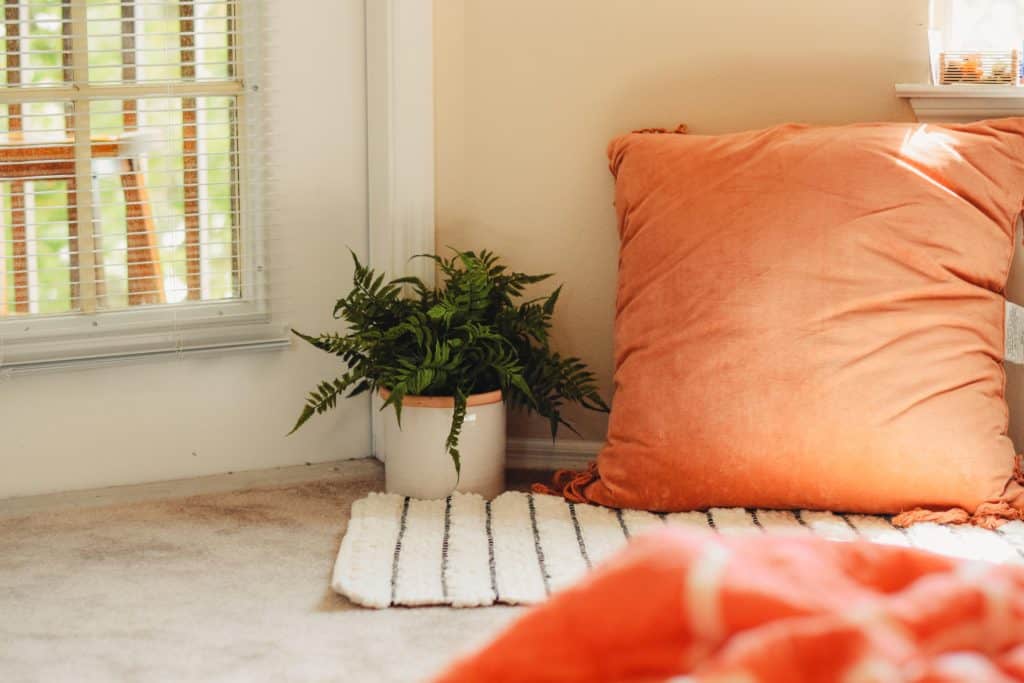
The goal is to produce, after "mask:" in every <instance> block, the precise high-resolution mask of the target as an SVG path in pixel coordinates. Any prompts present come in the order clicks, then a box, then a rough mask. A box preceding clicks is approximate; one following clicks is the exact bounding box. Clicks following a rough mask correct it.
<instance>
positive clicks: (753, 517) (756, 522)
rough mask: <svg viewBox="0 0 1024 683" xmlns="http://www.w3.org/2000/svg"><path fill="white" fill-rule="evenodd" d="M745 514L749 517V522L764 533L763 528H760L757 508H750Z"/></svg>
mask: <svg viewBox="0 0 1024 683" xmlns="http://www.w3.org/2000/svg"><path fill="white" fill-rule="evenodd" d="M747 514H748V515H750V521H752V522H753V523H754V526H756V527H757V528H758V529H760V530H761V533H764V527H763V526H761V518H760V517H758V516H757V508H750V509H748V510H747Z"/></svg>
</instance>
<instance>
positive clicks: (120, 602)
mask: <svg viewBox="0 0 1024 683" xmlns="http://www.w3.org/2000/svg"><path fill="white" fill-rule="evenodd" d="M382 479H383V477H382V472H381V469H380V466H379V465H377V464H376V463H374V462H372V461H368V460H363V461H354V462H351V463H344V464H341V465H339V466H337V468H336V469H332V470H330V471H329V472H328V473H327V474H324V475H320V476H319V478H318V479H317V480H316V481H311V482H306V483H299V484H293V485H289V486H281V487H270V488H258V489H250V490H245V491H241V492H236V493H219V494H206V495H199V496H193V497H189V498H176V499H167V500H162V501H156V502H141V503H134V504H128V505H116V506H111V505H106V506H103V507H91V508H89V507H87V508H85V509H82V508H81V507H80V506H77V507H71V508H70V509H65V510H62V511H55V512H52V511H36V512H32V513H31V514H27V515H26V514H24V512H17V511H16V512H14V513H12V512H11V509H12V508H11V506H7V507H6V508H5V506H4V503H3V502H2V501H0V681H3V682H4V683H15V682H20V681H76V682H86V683H88V682H92V681H208V680H209V681H359V682H373V681H419V680H424V679H426V678H429V676H430V675H431V674H432V673H434V672H435V671H436V670H437V669H438V668H439V667H441V666H443V664H444V663H445V662H447V661H448V660H449V659H450V658H451V657H452V656H454V655H455V654H457V653H458V652H461V651H464V650H465V649H467V648H470V647H472V646H473V645H476V644H479V643H480V642H482V641H483V640H486V639H487V638H488V637H489V636H490V635H492V634H494V633H495V632H496V631H497V630H498V629H500V628H501V626H502V625H504V624H505V623H507V622H508V621H509V620H510V619H512V618H513V617H514V616H515V615H517V614H518V613H519V612H520V610H519V608H513V607H491V608H486V609H468V610H454V609H449V608H439V607H430V608H422V609H407V608H402V609H390V610H383V611H377V610H366V609H362V608H359V607H355V606H353V605H352V604H350V603H349V602H348V601H346V600H345V599H344V598H342V597H340V596H338V595H336V594H335V593H333V592H332V591H331V590H330V588H329V586H328V583H329V580H330V574H331V567H332V564H333V562H334V558H335V555H336V553H337V550H338V545H339V542H340V539H341V536H342V533H343V532H344V530H345V523H346V522H347V518H348V514H349V506H350V505H351V503H352V501H354V500H355V499H357V498H359V497H361V496H363V495H365V494H366V493H368V492H369V491H371V490H379V489H380V488H381V484H382ZM65 507H66V506H65ZM22 508H24V506H22ZM13 509H15V510H17V508H13ZM12 514H14V515H15V516H11V515H12Z"/></svg>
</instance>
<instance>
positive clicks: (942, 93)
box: [896, 83, 1024, 123]
mask: <svg viewBox="0 0 1024 683" xmlns="http://www.w3.org/2000/svg"><path fill="white" fill-rule="evenodd" d="M896 94H897V95H898V96H899V97H902V98H904V99H906V100H908V101H909V102H910V106H911V107H912V108H913V109H914V115H915V116H917V120H918V121H921V122H923V123H937V122H942V121H946V122H956V123H963V122H966V121H977V120H979V119H994V118H1001V117H1004V116H1024V86H1010V85H970V84H968V83H963V84H959V85H927V84H923V83H897V84H896Z"/></svg>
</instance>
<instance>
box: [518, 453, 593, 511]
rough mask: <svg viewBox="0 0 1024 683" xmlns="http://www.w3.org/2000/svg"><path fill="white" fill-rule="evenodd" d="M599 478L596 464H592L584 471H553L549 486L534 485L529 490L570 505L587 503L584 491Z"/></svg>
mask: <svg viewBox="0 0 1024 683" xmlns="http://www.w3.org/2000/svg"><path fill="white" fill-rule="evenodd" d="M600 478H601V475H600V474H599V473H598V470H597V462H592V463H590V464H589V465H587V469H585V470H580V471H576V470H555V473H554V474H553V475H552V476H551V486H548V485H546V484H541V483H536V484H534V485H533V486H531V487H530V490H532V491H533V492H534V493H540V494H543V495H548V496H560V497H562V498H565V499H566V500H567V501H569V502H570V503H589V502H590V500H589V499H588V498H587V496H586V494H585V491H586V489H587V487H588V486H590V485H591V484H593V483H594V482H595V481H597V480H598V479H600Z"/></svg>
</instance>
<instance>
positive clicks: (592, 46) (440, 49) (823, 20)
mask: <svg viewBox="0 0 1024 683" xmlns="http://www.w3.org/2000/svg"><path fill="white" fill-rule="evenodd" d="M434 14H435V17H434V20H435V29H434V30H435V36H434V37H435V50H436V55H435V98H436V135H437V142H436V144H437V152H436V159H437V177H436V182H437V244H438V247H439V248H443V247H444V245H454V246H458V247H461V248H473V249H477V248H481V247H487V248H490V249H493V250H495V251H497V252H498V253H499V254H502V255H504V256H505V257H506V258H507V260H508V262H509V263H510V264H511V265H512V266H514V267H515V268H517V269H520V270H525V271H528V272H550V271H554V272H556V273H557V274H558V278H557V281H560V282H564V283H565V285H566V287H565V290H564V292H563V295H562V298H561V300H560V302H559V306H560V308H561V310H560V312H559V318H558V321H557V330H556V334H555V341H556V344H557V347H558V348H559V349H561V350H564V351H568V352H570V353H573V354H576V355H580V356H582V357H583V358H584V359H585V360H587V361H588V362H589V363H590V364H591V365H592V366H593V367H594V368H596V369H597V371H598V373H599V375H600V377H601V379H602V382H603V385H604V388H605V390H606V391H608V392H610V390H611V374H612V321H613V313H614V311H613V309H614V299H615V272H616V259H617V253H618V242H617V236H616V227H615V214H614V209H613V207H612V190H613V188H612V178H611V176H610V174H609V173H608V170H607V159H606V157H605V145H606V144H607V142H608V140H609V139H610V138H612V137H613V136H615V135H617V134H619V133H623V132H628V131H629V130H632V129H635V128H643V127H650V126H665V127H674V126H675V125H676V124H677V123H680V122H685V123H687V124H689V126H690V129H691V131H692V132H695V133H720V132H727V131H735V130H743V129H748V128H757V127H763V126H769V125H772V124H777V123H782V122H786V121H803V122H808V123H821V124H831V123H845V122H852V121H867V120H896V121H908V120H913V115H912V113H911V111H910V109H909V107H908V106H907V105H906V104H905V103H903V102H902V101H901V100H899V99H898V98H897V97H896V96H895V95H894V94H893V84H894V83H897V82H925V81H926V80H927V78H928V61H927V41H926V35H925V30H926V26H927V21H928V2H927V0H856V1H853V0H842V1H839V0H830V1H829V2H814V1H811V0H774V1H773V2H764V0H717V1H716V2H696V1H694V0H517V1H516V2H509V1H508V0H435V2H434ZM1020 272H1022V273H1024V269H1021V271H1020ZM1017 280H1019V281H1020V285H1019V286H1018V287H1017V289H1018V290H1019V292H1024V275H1022V276H1020V277H1018V278H1017ZM1017 300H1019V301H1024V296H1020V294H1019V293H1018V296H1017ZM1009 375H1010V378H1009V379H1010V383H1009V391H1008V396H1009V399H1010V401H1011V405H1013V406H1017V405H1024V369H1022V368H1011V369H1010V372H1009ZM1014 412H1015V411H1011V413H1014ZM1016 412H1024V411H1016ZM573 417H576V418H577V422H578V424H579V425H580V426H581V427H582V430H581V431H583V434H584V436H585V437H586V438H589V439H601V438H603V436H604V431H605V426H606V422H605V420H604V418H603V416H600V415H594V414H590V413H582V414H580V413H575V414H574V415H573ZM1021 418H1024V415H1022V416H1020V417H1018V418H1017V419H1015V420H1014V422H1015V424H1014V425H1013V426H1012V429H1011V433H1012V434H1014V435H1015V436H1016V437H1017V443H1018V444H1019V445H1020V446H1021V447H1024V419H1021ZM510 425H511V426H510V432H511V433H512V434H513V435H517V436H544V435H545V434H546V425H545V424H544V423H543V422H541V421H524V420H521V419H520V420H516V419H513V420H511V421H510Z"/></svg>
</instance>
